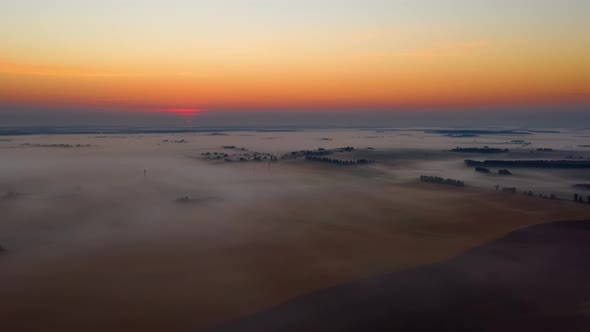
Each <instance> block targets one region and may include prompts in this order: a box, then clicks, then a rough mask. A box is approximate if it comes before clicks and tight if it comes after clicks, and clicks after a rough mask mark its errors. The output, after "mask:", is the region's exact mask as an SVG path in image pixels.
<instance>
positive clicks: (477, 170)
mask: <svg viewBox="0 0 590 332" xmlns="http://www.w3.org/2000/svg"><path fill="white" fill-rule="evenodd" d="M475 171H476V172H480V173H492V172H491V171H490V170H489V169H487V168H485V167H480V166H478V167H476V168H475Z"/></svg>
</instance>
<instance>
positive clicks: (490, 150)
mask: <svg viewBox="0 0 590 332" xmlns="http://www.w3.org/2000/svg"><path fill="white" fill-rule="evenodd" d="M450 151H451V152H462V153H489V154H492V153H505V152H510V150H508V149H497V148H490V147H489V146H484V147H483V148H460V147H456V148H454V149H452V150H450Z"/></svg>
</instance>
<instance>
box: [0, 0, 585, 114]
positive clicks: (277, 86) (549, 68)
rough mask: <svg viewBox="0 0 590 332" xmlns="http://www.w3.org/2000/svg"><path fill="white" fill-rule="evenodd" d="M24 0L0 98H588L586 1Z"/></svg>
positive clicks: (1, 65) (278, 105) (8, 20)
mask: <svg viewBox="0 0 590 332" xmlns="http://www.w3.org/2000/svg"><path fill="white" fill-rule="evenodd" d="M23 2H24V3H25V4H24V5H18V4H17V5H15V4H3V5H0V31H1V32H0V106H2V105H26V106H38V107H61V106H64V107H66V106H67V107H79V108H84V107H95V108H96V107H104V108H113V109H129V110H156V111H158V110H167V109H185V110H186V109H199V110H215V109H235V110H239V109H324V108H325V109H339V108H355V109H363V108H366V109H396V108H422V107H429V108H436V107H449V106H494V105H522V104H525V105H537V104H539V105H545V104H576V103H577V104H579V103H589V102H590V60H589V59H590V38H589V37H588V34H587V31H590V26H589V24H588V23H587V22H586V21H585V20H583V15H580V13H578V11H580V10H586V9H588V5H585V4H583V3H582V2H579V1H564V2H559V3H561V7H560V10H559V11H557V12H556V11H555V10H554V9H555V6H556V5H557V3H558V2H557V1H553V2H552V1H520V2H518V1H517V2H512V3H513V4H514V3H517V5H516V6H515V7H514V8H507V9H502V8H499V7H501V5H502V3H504V4H507V3H508V2H503V1H499V2H497V3H496V4H495V5H491V4H489V2H485V1H482V2H481V3H482V4H481V6H483V4H485V3H487V5H486V6H492V7H493V8H483V9H482V8H479V7H478V6H475V5H474V4H475V3H479V1H470V2H465V1H447V4H455V5H456V4H462V5H464V7H467V8H464V7H463V8H462V9H461V10H460V11H459V12H455V11H453V10H451V9H453V7H451V8H449V7H450V6H448V5H447V6H441V2H440V1H439V2H436V3H435V2H431V1H417V2H416V4H413V5H410V4H404V2H401V1H400V2H396V1H389V2H386V1H365V2H363V1H344V2H333V1H324V2H321V1H320V2H319V3H323V5H325V6H326V8H323V7H322V6H321V5H320V6H319V8H318V6H317V5H314V2H311V1H302V3H301V4H297V5H289V4H288V2H283V1H281V0H278V1H269V0H236V1H234V2H231V1H230V2H227V3H231V5H229V4H219V3H217V4H215V1H196V2H192V3H191V4H189V2H185V1H171V2H166V3H167V4H168V5H167V6H164V2H161V1H160V2H158V1H146V2H143V3H142V2H135V1H130V2H129V3H126V4H127V6H125V5H123V6H117V5H116V4H117V3H116V2H113V1H105V2H104V3H102V4H100V5H97V4H95V5H94V6H96V8H89V5H88V4H86V7H84V6H82V5H80V4H79V2H73V1H66V0H61V1H57V2H56V4H55V5H56V6H57V7H58V9H51V8H46V9H47V10H46V11H42V10H40V8H38V7H46V6H48V5H47V4H46V3H45V2H41V1H23ZM442 3H444V2H442ZM316 4H317V3H316ZM338 4H340V6H339V7H338V8H337V10H326V9H327V8H328V7H329V5H330V6H337V5H338ZM470 5H471V7H469V6H470ZM35 6H36V7H35ZM60 6H61V7H60ZM288 6H293V7H288ZM436 6H438V7H436ZM2 7H5V8H2ZM121 7H122V8H121ZM432 7H435V8H432ZM330 8H334V7H330ZM41 9H43V8H41ZM322 10H325V11H322ZM505 10H506V11H508V10H512V11H516V13H512V12H504V11H505ZM318 11H320V12H319V13H318ZM400 11H401V13H400ZM212 15H213V17H214V18H216V19H217V20H215V19H214V18H212V17H211V16H212ZM404 15H405V16H404ZM408 15H410V17H411V18H407V16H408Z"/></svg>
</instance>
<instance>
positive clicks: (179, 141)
mask: <svg viewBox="0 0 590 332" xmlns="http://www.w3.org/2000/svg"><path fill="white" fill-rule="evenodd" d="M162 142H164V143H168V142H170V143H188V141H187V140H184V139H179V140H168V139H165V140H162Z"/></svg>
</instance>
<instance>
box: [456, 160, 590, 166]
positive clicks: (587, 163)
mask: <svg viewBox="0 0 590 332" xmlns="http://www.w3.org/2000/svg"><path fill="white" fill-rule="evenodd" d="M465 164H466V165H467V166H470V167H478V166H479V167H531V168H590V161H587V160H484V161H477V160H471V159H466V160H465Z"/></svg>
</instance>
